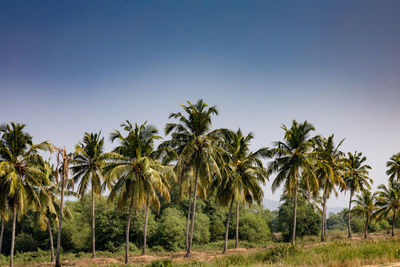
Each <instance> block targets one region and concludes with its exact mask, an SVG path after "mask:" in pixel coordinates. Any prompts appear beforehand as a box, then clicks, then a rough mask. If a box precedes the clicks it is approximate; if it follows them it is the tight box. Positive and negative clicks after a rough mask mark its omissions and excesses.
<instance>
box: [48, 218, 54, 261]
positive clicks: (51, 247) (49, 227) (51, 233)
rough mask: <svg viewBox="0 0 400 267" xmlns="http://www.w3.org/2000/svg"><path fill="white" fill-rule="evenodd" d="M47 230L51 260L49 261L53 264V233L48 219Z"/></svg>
mask: <svg viewBox="0 0 400 267" xmlns="http://www.w3.org/2000/svg"><path fill="white" fill-rule="evenodd" d="M47 225H48V229H49V238H50V250H51V258H50V261H51V262H54V243H53V231H52V230H51V223H50V219H48V223H47Z"/></svg>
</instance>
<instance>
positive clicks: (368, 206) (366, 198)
mask: <svg viewBox="0 0 400 267" xmlns="http://www.w3.org/2000/svg"><path fill="white" fill-rule="evenodd" d="M352 202H353V203H355V204H356V206H355V207H354V208H353V209H352V210H351V212H352V213H353V214H355V215H363V216H364V217H365V227H364V238H367V237H368V225H369V223H370V222H371V219H372V218H374V216H375V215H376V214H375V212H376V210H377V206H376V192H375V193H371V192H370V191H368V190H362V191H361V194H360V195H357V197H356V199H354V200H353V201H352Z"/></svg>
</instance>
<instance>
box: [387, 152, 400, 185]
mask: <svg viewBox="0 0 400 267" xmlns="http://www.w3.org/2000/svg"><path fill="white" fill-rule="evenodd" d="M386 167H387V168H388V170H387V171H386V174H387V175H389V178H390V179H391V180H395V179H396V180H397V181H399V180H400V153H397V154H394V155H393V156H391V157H390V160H389V161H388V162H387V163H386Z"/></svg>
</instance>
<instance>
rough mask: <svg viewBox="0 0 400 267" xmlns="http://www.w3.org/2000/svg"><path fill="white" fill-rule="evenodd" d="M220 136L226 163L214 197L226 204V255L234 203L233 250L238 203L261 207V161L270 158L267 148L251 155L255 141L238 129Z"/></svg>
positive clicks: (237, 227)
mask: <svg viewBox="0 0 400 267" xmlns="http://www.w3.org/2000/svg"><path fill="white" fill-rule="evenodd" d="M221 133H222V136H223V143H222V147H223V148H224V149H225V150H226V151H227V152H228V156H227V157H226V158H227V160H226V161H227V162H226V164H225V166H224V169H223V172H222V177H223V180H222V181H221V184H220V185H218V189H217V196H218V198H219V200H220V202H221V203H222V204H225V205H229V213H228V216H227V221H226V233H225V243H224V249H223V253H226V250H227V245H228V235H229V222H230V219H231V215H232V206H233V203H234V202H236V238H235V248H237V247H238V243H239V206H240V203H245V204H248V205H251V204H253V202H257V204H259V205H260V204H261V201H262V198H263V195H264V194H263V190H262V188H261V184H265V179H266V177H267V172H266V170H265V169H264V166H263V164H262V162H261V158H266V157H267V156H268V155H269V150H268V148H261V149H259V150H257V151H256V152H250V141H251V140H252V139H253V138H254V136H253V134H252V133H249V134H248V135H247V136H244V135H243V134H242V131H241V130H240V129H239V130H238V131H237V132H233V131H231V130H227V129H224V130H221Z"/></svg>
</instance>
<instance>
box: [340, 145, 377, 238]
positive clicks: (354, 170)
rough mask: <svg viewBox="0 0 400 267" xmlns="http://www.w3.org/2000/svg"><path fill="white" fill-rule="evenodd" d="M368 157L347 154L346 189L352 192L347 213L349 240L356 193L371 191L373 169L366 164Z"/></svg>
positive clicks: (355, 153)
mask: <svg viewBox="0 0 400 267" xmlns="http://www.w3.org/2000/svg"><path fill="white" fill-rule="evenodd" d="M366 160H367V158H366V157H364V156H363V155H362V153H361V152H359V153H358V152H357V151H356V152H354V154H352V153H350V152H349V153H347V159H346V160H345V177H344V181H345V183H346V189H347V190H348V191H350V200H349V212H348V213H347V232H348V238H351V225H350V211H351V203H352V198H353V196H354V193H356V192H359V191H360V190H361V191H362V190H366V189H371V184H372V183H373V180H372V179H371V178H369V177H368V170H369V169H371V167H370V166H369V165H367V164H365V161H366Z"/></svg>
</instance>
